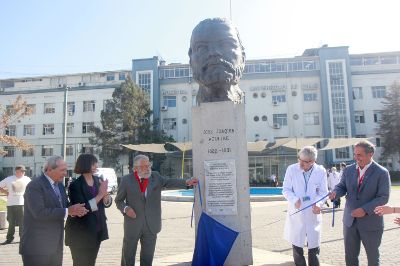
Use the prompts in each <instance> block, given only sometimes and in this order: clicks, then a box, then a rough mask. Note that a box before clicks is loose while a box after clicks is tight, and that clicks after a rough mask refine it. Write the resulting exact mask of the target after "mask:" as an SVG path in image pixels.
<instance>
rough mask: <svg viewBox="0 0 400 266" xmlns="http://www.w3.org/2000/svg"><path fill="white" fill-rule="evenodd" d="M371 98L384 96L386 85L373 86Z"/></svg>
mask: <svg viewBox="0 0 400 266" xmlns="http://www.w3.org/2000/svg"><path fill="white" fill-rule="evenodd" d="M371 89H372V98H385V97H386V87H385V86H373V87H371Z"/></svg>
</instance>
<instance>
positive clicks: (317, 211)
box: [312, 204, 321, 214]
mask: <svg viewBox="0 0 400 266" xmlns="http://www.w3.org/2000/svg"><path fill="white" fill-rule="evenodd" d="M312 212H313V213H314V214H320V213H321V208H320V207H318V206H317V205H315V204H314V205H313V206H312Z"/></svg>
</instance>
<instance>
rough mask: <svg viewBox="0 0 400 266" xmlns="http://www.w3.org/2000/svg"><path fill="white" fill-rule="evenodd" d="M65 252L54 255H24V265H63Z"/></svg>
mask: <svg viewBox="0 0 400 266" xmlns="http://www.w3.org/2000/svg"><path fill="white" fill-rule="evenodd" d="M62 260H63V252H62V250H61V251H58V252H56V253H54V254H52V255H22V261H23V263H24V266H62Z"/></svg>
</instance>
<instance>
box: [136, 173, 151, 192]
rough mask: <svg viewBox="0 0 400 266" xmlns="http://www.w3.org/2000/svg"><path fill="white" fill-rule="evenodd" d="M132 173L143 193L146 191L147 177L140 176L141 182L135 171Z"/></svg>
mask: <svg viewBox="0 0 400 266" xmlns="http://www.w3.org/2000/svg"><path fill="white" fill-rule="evenodd" d="M134 175H135V178H136V180H137V182H138V183H139V186H140V191H141V192H142V193H143V194H144V192H145V191H146V188H147V185H148V184H149V179H148V178H142V182H140V177H139V175H138V173H137V171H135V172H134Z"/></svg>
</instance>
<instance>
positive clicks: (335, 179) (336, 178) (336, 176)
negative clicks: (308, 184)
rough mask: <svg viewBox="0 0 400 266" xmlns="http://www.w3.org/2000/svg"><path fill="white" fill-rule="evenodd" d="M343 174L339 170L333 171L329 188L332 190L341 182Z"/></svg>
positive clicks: (330, 175) (329, 178)
mask: <svg viewBox="0 0 400 266" xmlns="http://www.w3.org/2000/svg"><path fill="white" fill-rule="evenodd" d="M340 177H341V174H340V173H339V172H332V173H330V174H329V176H328V189H329V191H332V190H333V189H334V188H335V187H336V185H337V184H339V182H340Z"/></svg>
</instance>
